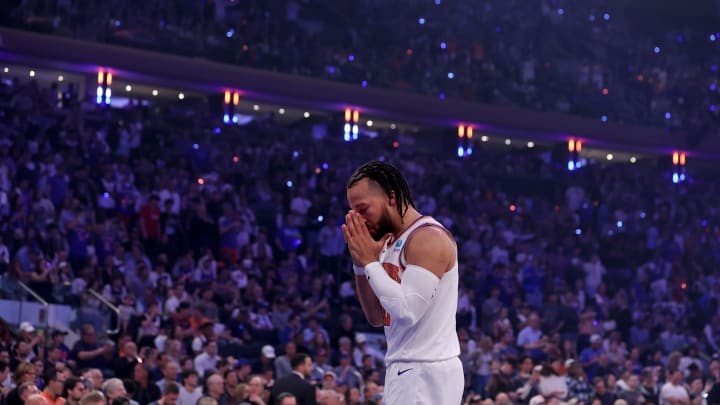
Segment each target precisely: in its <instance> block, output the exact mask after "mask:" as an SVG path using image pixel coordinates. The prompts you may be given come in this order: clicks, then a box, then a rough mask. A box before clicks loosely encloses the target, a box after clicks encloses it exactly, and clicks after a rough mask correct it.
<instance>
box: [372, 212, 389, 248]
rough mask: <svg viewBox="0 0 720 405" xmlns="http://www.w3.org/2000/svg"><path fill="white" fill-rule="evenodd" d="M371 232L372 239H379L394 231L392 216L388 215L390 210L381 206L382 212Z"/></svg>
mask: <svg viewBox="0 0 720 405" xmlns="http://www.w3.org/2000/svg"><path fill="white" fill-rule="evenodd" d="M373 228H374V229H373V232H371V234H372V237H373V239H375V240H376V241H379V240H381V239H382V238H383V237H384V236H385V235H387V234H389V233H394V229H393V224H392V218H391V217H390V211H388V209H387V208H386V207H382V214H381V215H380V220H379V221H378V223H377V225H376V226H374V227H373Z"/></svg>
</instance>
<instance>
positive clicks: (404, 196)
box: [347, 160, 415, 219]
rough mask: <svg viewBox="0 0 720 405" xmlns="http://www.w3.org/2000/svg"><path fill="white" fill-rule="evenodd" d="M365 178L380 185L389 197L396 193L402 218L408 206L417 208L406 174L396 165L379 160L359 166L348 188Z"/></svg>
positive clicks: (349, 181) (351, 177)
mask: <svg viewBox="0 0 720 405" xmlns="http://www.w3.org/2000/svg"><path fill="white" fill-rule="evenodd" d="M365 178H367V179H368V180H370V181H372V182H374V183H376V184H377V185H378V186H380V187H381V188H382V189H383V191H384V192H385V194H387V196H388V197H392V196H393V194H394V197H395V200H396V201H397V202H398V204H397V210H398V213H399V214H400V218H401V219H402V218H403V217H404V216H405V213H406V212H407V210H408V208H410V207H413V208H415V203H414V202H413V199H412V195H411V194H410V186H409V185H408V182H407V180H406V179H405V176H403V175H402V173H400V170H398V169H397V168H396V167H395V166H393V165H391V164H389V163H385V162H381V161H379V160H373V161H371V162H367V163H365V164H363V165H362V166H360V167H358V168H357V170H355V172H354V173H353V174H352V176H350V180H348V183H347V188H350V187H352V186H354V185H355V184H357V183H358V182H359V181H360V180H362V179H365Z"/></svg>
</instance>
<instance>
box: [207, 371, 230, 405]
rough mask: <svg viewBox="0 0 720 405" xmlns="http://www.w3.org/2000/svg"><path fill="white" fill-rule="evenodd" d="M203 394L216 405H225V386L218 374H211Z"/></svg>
mask: <svg viewBox="0 0 720 405" xmlns="http://www.w3.org/2000/svg"><path fill="white" fill-rule="evenodd" d="M205 394H207V396H208V397H210V398H212V399H214V400H215V401H216V402H217V404H218V405H226V404H227V401H228V400H229V398H228V397H227V394H226V393H225V385H224V382H223V378H222V376H221V375H220V374H212V375H211V376H210V377H208V379H207V382H206V384H205Z"/></svg>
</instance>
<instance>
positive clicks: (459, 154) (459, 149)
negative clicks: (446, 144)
mask: <svg viewBox="0 0 720 405" xmlns="http://www.w3.org/2000/svg"><path fill="white" fill-rule="evenodd" d="M457 155H458V157H463V156H465V149H463V147H462V146H458V148H457Z"/></svg>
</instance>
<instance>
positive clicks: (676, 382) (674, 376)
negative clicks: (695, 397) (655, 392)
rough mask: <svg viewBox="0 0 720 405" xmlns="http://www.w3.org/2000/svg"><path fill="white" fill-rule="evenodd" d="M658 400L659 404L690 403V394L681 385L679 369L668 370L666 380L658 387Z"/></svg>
mask: <svg viewBox="0 0 720 405" xmlns="http://www.w3.org/2000/svg"><path fill="white" fill-rule="evenodd" d="M659 400H660V405H670V404H675V403H680V404H687V403H690V396H689V395H688V391H687V389H686V388H685V387H684V386H683V385H682V372H681V371H680V370H679V369H670V370H668V374H667V382H666V383H665V384H664V385H663V386H662V388H661V389H660V397H659Z"/></svg>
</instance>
